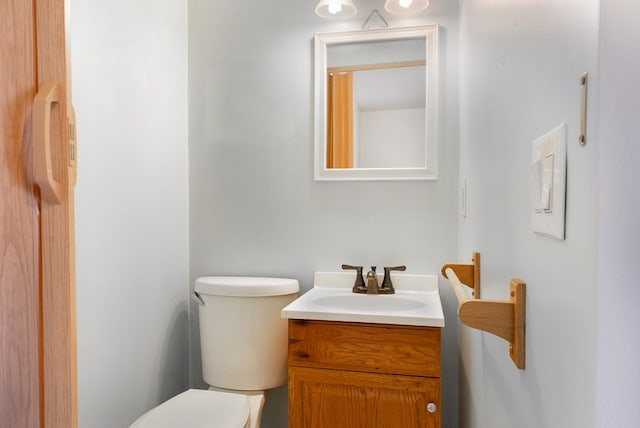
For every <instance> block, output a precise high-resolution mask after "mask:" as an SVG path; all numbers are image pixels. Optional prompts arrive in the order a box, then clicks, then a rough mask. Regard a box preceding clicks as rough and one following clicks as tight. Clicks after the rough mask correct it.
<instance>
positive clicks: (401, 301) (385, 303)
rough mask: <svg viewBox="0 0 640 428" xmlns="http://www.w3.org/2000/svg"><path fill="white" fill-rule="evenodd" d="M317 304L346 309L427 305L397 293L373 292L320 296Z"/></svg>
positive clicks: (384, 308)
mask: <svg viewBox="0 0 640 428" xmlns="http://www.w3.org/2000/svg"><path fill="white" fill-rule="evenodd" d="M315 302H316V304H317V305H320V306H326V307H328V308H335V309H346V310H351V311H354V310H355V311H358V310H359V311H373V312H379V311H386V312H396V311H406V310H413V309H418V308H423V307H424V306H425V304H424V302H421V301H417V300H412V299H408V298H406V297H401V296H398V295H395V294H390V295H385V296H382V295H377V296H376V295H372V294H348V295H334V296H325V297H319V298H317V299H316V301H315Z"/></svg>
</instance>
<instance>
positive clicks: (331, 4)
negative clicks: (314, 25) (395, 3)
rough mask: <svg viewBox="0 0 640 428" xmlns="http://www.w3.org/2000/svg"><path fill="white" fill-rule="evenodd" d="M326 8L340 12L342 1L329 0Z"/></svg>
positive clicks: (334, 12) (330, 11) (333, 11)
mask: <svg viewBox="0 0 640 428" xmlns="http://www.w3.org/2000/svg"><path fill="white" fill-rule="evenodd" d="M409 1H411V0H409ZM327 10H328V11H329V13H331V14H334V15H335V14H336V13H340V12H342V3H341V2H340V1H335V0H334V1H329V6H328V7H327Z"/></svg>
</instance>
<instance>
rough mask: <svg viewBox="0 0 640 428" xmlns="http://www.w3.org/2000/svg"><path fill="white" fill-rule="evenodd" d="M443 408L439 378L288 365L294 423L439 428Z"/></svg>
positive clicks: (301, 427)
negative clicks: (430, 410) (441, 408)
mask: <svg viewBox="0 0 640 428" xmlns="http://www.w3.org/2000/svg"><path fill="white" fill-rule="evenodd" d="M429 403H433V404H434V405H435V406H436V408H435V412H434V413H430V412H429V411H428V410H427V405H428V404H429ZM439 407H440V379H438V378H426V377H417V376H401V375H387V374H378V373H364V372H348V371H342V370H326V369H314V368H306V367H290V368H289V426H290V427H295V428H326V427H332V428H353V427H358V428H408V427H411V428H439V427H440V409H439Z"/></svg>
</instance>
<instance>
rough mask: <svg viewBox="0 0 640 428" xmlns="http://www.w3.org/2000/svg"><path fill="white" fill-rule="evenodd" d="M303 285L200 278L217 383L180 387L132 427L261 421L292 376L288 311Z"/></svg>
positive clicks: (207, 367)
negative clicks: (273, 393)
mask: <svg viewBox="0 0 640 428" xmlns="http://www.w3.org/2000/svg"><path fill="white" fill-rule="evenodd" d="M299 289H300V286H299V284H298V281H297V280H295V279H285V278H258V277H231V276H208V277H203V278H198V279H197V280H196V284H195V291H194V294H193V295H194V298H195V299H196V300H197V301H198V303H199V309H200V311H199V316H200V344H201V349H202V373H203V378H204V381H205V382H206V383H207V384H208V385H209V389H208V390H198V389H189V390H187V391H185V392H183V393H181V394H178V395H176V396H175V397H173V398H171V399H169V400H167V401H165V402H164V403H162V404H160V405H159V406H157V407H155V408H153V409H151V410H149V411H148V412H147V413H145V414H144V415H142V416H140V417H139V418H138V419H137V420H136V421H135V422H134V423H133V424H132V425H130V428H176V427H180V428H205V427H206V428H213V427H216V428H259V427H260V419H261V417H262V407H263V406H264V397H265V392H266V391H267V390H269V389H272V388H276V387H278V386H281V385H284V383H285V382H286V381H287V321H286V320H285V319H282V318H281V317H280V311H281V310H282V308H284V307H285V306H287V305H288V304H289V303H291V302H292V301H293V300H294V299H295V298H296V296H297V293H298V291H299Z"/></svg>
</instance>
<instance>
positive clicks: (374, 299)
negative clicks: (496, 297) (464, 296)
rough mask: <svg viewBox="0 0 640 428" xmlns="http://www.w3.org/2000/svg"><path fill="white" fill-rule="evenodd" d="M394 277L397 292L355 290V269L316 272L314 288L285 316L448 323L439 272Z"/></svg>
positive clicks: (360, 320)
mask: <svg viewBox="0 0 640 428" xmlns="http://www.w3.org/2000/svg"><path fill="white" fill-rule="evenodd" d="M391 278H392V281H393V285H394V288H395V289H396V293H395V294H355V293H352V292H351V288H352V287H353V283H354V281H355V273H351V272H316V273H315V275H314V286H313V288H312V289H311V290H309V291H307V292H306V293H305V294H303V295H302V296H300V297H299V298H298V299H296V300H295V301H293V302H292V303H291V304H289V305H288V306H287V307H285V308H284V309H283V310H282V317H283V318H291V319H309V320H325V321H346V322H367V323H377V324H401V325H416V326H431V327H444V315H443V313H442V304H441V302H440V294H439V292H438V277H437V276H436V275H412V274H394V275H392V277H391ZM378 283H380V284H381V283H382V276H381V275H380V276H379V278H378Z"/></svg>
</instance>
